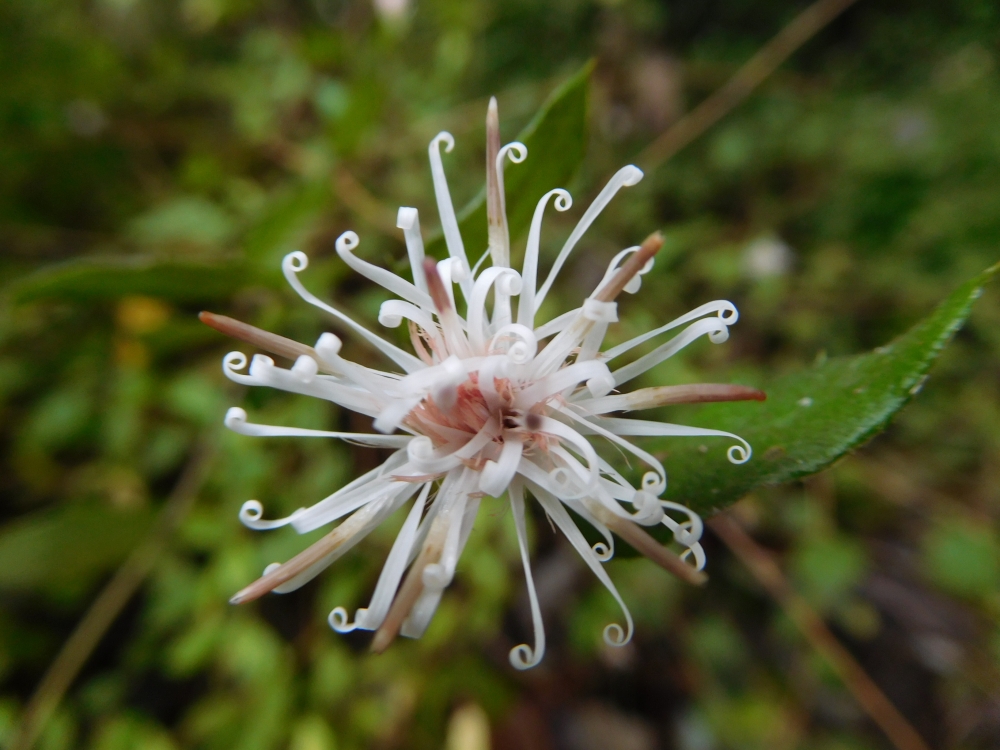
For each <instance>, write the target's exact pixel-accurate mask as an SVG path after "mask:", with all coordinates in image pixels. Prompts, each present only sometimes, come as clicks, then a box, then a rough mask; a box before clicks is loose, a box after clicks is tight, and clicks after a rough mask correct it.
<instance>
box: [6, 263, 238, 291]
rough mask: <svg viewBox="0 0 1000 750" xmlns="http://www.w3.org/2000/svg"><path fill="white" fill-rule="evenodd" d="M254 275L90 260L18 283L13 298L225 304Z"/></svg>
mask: <svg viewBox="0 0 1000 750" xmlns="http://www.w3.org/2000/svg"><path fill="white" fill-rule="evenodd" d="M249 277H250V274H249V272H248V270H247V267H246V264H245V263H243V262H242V261H230V262H225V263H197V262H193V261H182V260H165V259H161V258H155V257H148V256H146V257H138V258H104V259H94V258H87V259H84V260H75V261H70V262H68V263H62V264H59V265H55V266H49V267H47V268H44V269H41V270H40V271H38V272H36V273H33V274H30V275H28V276H25V277H23V278H21V279H18V281H17V282H15V283H14V284H13V285H12V286H11V287H10V288H9V292H10V295H11V297H12V299H13V300H14V301H15V302H32V301H35V300H39V299H53V298H55V299H62V300H67V301H71V302H88V301H93V300H102V299H116V298H118V297H122V296H125V295H130V294H141V295H146V296H150V297H160V298H162V299H166V300H170V301H173V302H203V301H210V300H217V299H220V298H225V297H227V296H229V295H230V294H232V293H233V292H234V291H236V290H237V289H239V288H240V287H242V286H244V285H245V284H246V283H247V282H248V280H249Z"/></svg>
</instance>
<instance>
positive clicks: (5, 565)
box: [0, 504, 152, 595]
mask: <svg viewBox="0 0 1000 750" xmlns="http://www.w3.org/2000/svg"><path fill="white" fill-rule="evenodd" d="M151 522H152V514H151V513H150V512H149V511H147V510H130V511H123V510H115V509H114V508H109V507H106V506H101V505H91V504H69V505H63V506H60V507H57V508H53V509H52V510H46V511H40V512H38V513H33V514H31V515H29V516H26V517H24V518H20V519H18V520H16V521H13V522H12V523H9V524H7V525H6V526H5V527H4V528H3V529H2V530H0V590H3V591H32V592H43V593H49V594H61V595H65V594H67V593H68V594H70V595H72V594H77V593H82V592H83V591H84V590H85V589H86V587H88V586H90V585H91V584H92V583H93V582H94V579H95V578H96V577H97V576H98V575H100V574H102V573H105V572H107V571H109V570H111V569H112V568H114V567H115V566H116V565H118V564H119V563H121V562H122V560H124V559H125V556H126V555H128V553H129V552H131V550H132V549H133V548H134V547H135V545H136V544H137V543H138V542H139V540H140V539H141V538H142V536H143V534H145V533H146V531H147V530H148V529H149V527H150V523H151Z"/></svg>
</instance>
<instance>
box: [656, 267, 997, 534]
mask: <svg viewBox="0 0 1000 750" xmlns="http://www.w3.org/2000/svg"><path fill="white" fill-rule="evenodd" d="M998 269H1000V264H997V265H995V266H993V267H992V268H989V269H987V270H986V271H984V272H983V273H981V274H979V275H978V276H976V277H975V278H973V279H972V280H970V281H968V282H967V283H965V284H963V285H962V286H960V287H959V288H958V289H956V290H955V291H954V292H953V293H952V294H951V295H950V296H949V297H948V298H947V299H945V300H944V302H942V303H941V304H940V305H939V306H938V308H937V309H936V310H935V311H934V312H933V313H932V314H931V315H930V316H929V317H927V318H926V319H925V320H923V321H922V322H920V323H918V324H917V325H916V326H914V327H913V328H911V329H910V330H909V331H907V332H906V333H904V334H903V335H902V336H900V337H899V338H897V339H896V340H894V341H892V342H891V343H889V344H888V345H886V346H882V347H879V348H877V349H875V350H874V351H872V352H869V353H867V354H861V355H858V356H853V357H838V358H835V359H830V360H828V361H826V362H825V363H823V364H821V365H817V366H815V367H813V368H810V369H808V370H803V371H799V372H794V373H791V374H788V375H785V376H782V377H779V378H776V379H775V380H773V381H772V382H770V383H765V384H764V385H763V386H761V387H763V389H764V390H765V391H766V392H767V401H765V402H764V403H761V404H757V403H742V402H740V403H728V404H712V405H710V406H706V407H704V408H703V409H701V410H699V411H698V414H697V418H696V419H695V420H693V421H694V423H696V424H697V425H698V426H704V427H712V428H714V429H721V430H726V431H728V432H733V433H735V434H737V435H740V436H741V437H743V438H745V439H746V440H747V441H748V442H749V443H750V445H751V446H753V450H754V454H753V457H752V458H751V459H750V461H749V462H748V463H746V464H742V465H734V464H731V463H729V462H728V461H727V460H726V455H725V450H724V448H723V446H720V445H718V442H719V441H720V440H721V438H711V439H705V441H704V445H705V446H707V447H708V451H707V452H705V451H704V449H703V448H702V444H703V442H702V441H699V440H697V439H694V438H684V439H683V441H682V440H681V439H676V438H675V439H673V440H672V441H670V442H669V443H668V442H666V441H662V440H661V441H658V445H662V446H663V447H664V448H665V449H666V450H667V452H668V455H667V458H666V460H665V462H664V463H665V465H666V467H667V472H668V485H667V492H666V494H665V495H664V497H665V498H666V499H669V500H673V501H675V502H681V503H684V504H685V505H687V506H688V507H690V508H691V509H692V510H695V511H697V512H699V513H703V514H704V513H711V512H712V511H713V510H714V509H718V508H723V507H725V506H727V505H730V504H731V503H734V502H735V501H737V500H739V499H740V498H741V497H743V496H744V495H745V494H747V493H748V492H750V491H751V490H753V489H755V488H756V487H760V486H764V485H774V484H780V483H782V482H787V481H790V480H793V479H799V478H802V477H806V476H809V475H810V474H815V473H816V472H818V471H821V470H823V469H825V468H826V467H827V466H829V465H830V464H832V463H833V462H834V461H836V460H837V459H838V458H840V457H841V456H843V455H844V454H845V453H847V452H848V451H851V450H853V449H854V448H857V447H858V446H860V445H862V444H863V443H864V442H865V441H867V440H868V439H870V438H871V437H873V436H875V435H876V434H878V433H879V432H881V431H882V430H884V429H885V428H886V426H887V425H888V424H889V422H890V421H891V420H892V418H893V417H894V416H895V415H896V413H897V412H899V410H900V409H902V408H903V406H905V405H906V403H907V402H908V401H909V400H910V399H911V398H913V397H914V396H915V395H916V394H917V393H919V391H920V388H921V387H922V385H923V383H924V379H925V378H926V377H927V372H928V370H929V369H930V367H931V365H932V364H933V363H934V361H935V360H936V359H937V357H938V355H939V354H940V353H941V350H942V349H944V347H945V345H946V344H947V343H948V341H949V340H950V339H951V337H952V335H953V334H954V333H955V332H956V331H957V330H958V329H959V328H960V327H961V326H962V324H963V323H964V322H965V320H966V318H968V316H969V313H970V311H971V310H972V305H973V303H975V301H976V299H978V298H979V296H980V294H981V293H982V289H983V286H984V285H985V284H986V283H987V282H988V281H989V280H990V279H991V278H992V277H993V275H994V274H996V272H997V271H998Z"/></svg>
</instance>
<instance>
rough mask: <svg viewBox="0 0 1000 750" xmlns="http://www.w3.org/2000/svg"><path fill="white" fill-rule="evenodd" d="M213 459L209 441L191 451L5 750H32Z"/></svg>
mask: <svg viewBox="0 0 1000 750" xmlns="http://www.w3.org/2000/svg"><path fill="white" fill-rule="evenodd" d="M214 454H215V442H214V441H212V440H202V441H201V442H200V444H199V445H197V446H195V450H194V451H193V452H192V454H191V457H190V458H189V459H188V462H187V465H186V466H185V467H184V471H183V472H182V473H181V477H180V479H179V480H178V481H177V484H176V485H175V486H174V489H173V492H171V494H170V497H169V498H167V501H166V503H165V505H164V507H163V510H162V511H161V512H160V516H159V518H158V519H157V521H156V524H155V525H154V527H153V529H152V530H151V531H150V532H149V534H148V536H147V537H146V539H145V540H144V541H143V542H142V543H141V544H140V545H139V546H138V547H136V548H135V550H133V552H132V554H131V555H129V557H128V559H127V560H126V561H125V562H124V563H123V564H122V566H121V567H120V568H119V569H118V572H117V573H115V575H114V577H113V578H112V579H111V580H110V581H109V582H108V583H107V585H106V586H105V587H104V588H103V589H102V590H101V593H100V594H98V595H97V598H96V599H95V600H94V602H93V603H92V604H91V605H90V609H88V610H87V613H86V614H85V615H84V616H83V619H82V620H80V622H79V623H78V624H77V626H76V629H75V630H74V631H73V632H72V634H71V635H70V637H69V638H68V639H67V640H66V642H65V643H64V644H63V647H62V649H61V650H60V651H59V654H58V656H56V658H55V661H53V662H52V664H51V665H50V666H49V669H48V671H47V672H46V673H45V676H44V677H43V678H42V681H41V682H40V683H39V685H38V687H37V688H36V689H35V693H34V695H32V696H31V700H30V701H28V705H27V707H26V708H25V710H24V714H23V715H22V718H21V725H20V726H19V727H18V731H17V734H16V735H15V737H14V741H13V743H12V744H11V745H10V750H30V748H31V747H32V746H34V744H35V742H36V741H37V740H38V737H39V735H40V734H41V732H42V729H44V727H45V725H46V723H47V722H48V720H49V718H50V717H51V716H52V713H53V712H54V711H55V710H56V708H58V707H59V703H60V702H61V701H62V698H63V696H64V695H65V694H66V691H67V690H68V689H69V687H70V685H72V684H73V680H75V679H76V676H77V675H78V674H79V672H80V669H81V668H82V667H83V665H84V664H85V663H86V662H87V659H88V658H90V655H91V653H93V651H94V649H95V648H96V647H97V644H98V643H100V641H101V638H103V637H104V634H105V633H106V632H107V630H108V628H109V627H110V626H111V624H112V623H113V622H114V621H115V620H116V619H117V617H118V615H119V614H121V611H122V609H124V607H125V605H126V604H127V603H128V601H129V599H131V598H132V596H133V595H134V594H135V592H136V591H137V590H138V588H139V586H140V585H141V584H142V582H143V581H144V580H145V578H146V576H147V575H149V572H150V571H151V570H152V568H153V565H154V564H155V563H156V561H157V559H159V557H160V555H161V553H162V552H163V550H164V549H165V548H166V546H167V544H168V543H169V541H170V537H171V536H172V535H173V532H174V531H175V530H176V529H177V527H178V526H179V525H180V523H181V521H183V520H184V517H185V516H186V515H187V514H188V511H190V510H191V506H192V505H193V504H194V501H195V499H196V498H197V496H198V492H199V491H200V490H201V487H202V485H203V484H204V481H205V479H206V477H207V476H208V468H209V464H210V463H211V461H212V457H213V456H214Z"/></svg>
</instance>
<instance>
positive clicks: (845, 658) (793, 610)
mask: <svg viewBox="0 0 1000 750" xmlns="http://www.w3.org/2000/svg"><path fill="white" fill-rule="evenodd" d="M708 525H709V526H710V527H711V528H712V531H714V532H715V533H716V534H717V535H718V537H719V538H720V539H722V541H723V542H724V543H725V545H726V546H727V547H729V549H730V550H732V552H733V554H735V555H736V557H738V558H739V559H740V561H741V562H742V563H743V564H744V565H746V566H747V568H748V569H749V570H750V572H751V573H752V574H753V576H754V578H756V579H757V582H758V583H759V584H760V585H761V586H763V587H764V589H765V590H766V591H767V593H768V594H770V596H771V598H773V599H774V600H775V601H776V602H777V603H778V604H779V605H780V606H781V608H782V609H783V610H784V612H785V614H786V615H787V616H788V619H790V620H791V621H792V623H794V625H795V627H796V628H798V630H799V632H800V633H802V635H803V636H804V637H805V639H806V640H807V641H808V642H809V645H811V646H812V647H813V648H814V649H816V651H817V652H818V653H819V654H820V655H821V656H822V657H823V658H824V659H826V661H827V663H828V664H829V665H830V667H832V669H833V670H834V672H836V673H837V676H839V677H840V679H841V681H843V683H844V685H845V686H846V687H847V689H848V690H850V691H851V694H852V695H853V696H854V698H855V700H857V702H858V703H859V704H860V705H861V708H862V709H864V711H865V713H867V714H868V716H869V717H870V718H871V720H872V721H874V722H875V723H876V724H877V725H878V726H879V728H880V729H881V730H882V731H883V732H885V735H886V736H887V737H888V738H889V741H890V742H892V744H893V746H894V747H895V748H896V750H930V749H929V747H928V746H927V743H926V742H924V740H923V738H922V737H921V736H920V735H919V734H918V733H917V730H915V729H914V728H913V725H911V724H910V722H908V721H907V720H906V717H904V716H903V715H902V714H901V713H900V712H899V710H898V709H897V708H896V707H895V706H894V705H893V704H892V701H890V700H889V698H888V697H887V696H886V694H885V693H883V692H882V689H881V688H879V686H878V685H876V684H875V681H874V680H872V678H871V677H869V676H868V673H867V672H865V670H864V668H863V667H862V666H861V665H860V664H858V662H857V660H856V659H855V658H854V657H853V656H852V655H851V652H850V651H848V650H847V649H846V648H844V646H843V644H841V642H840V641H838V640H837V637H836V636H835V635H834V634H833V633H832V632H830V629H829V628H828V627H827V626H826V623H825V622H823V619H822V618H821V617H820V616H819V615H818V614H817V613H816V610H814V609H813V608H812V607H810V606H809V603H808V602H806V600H805V599H804V598H803V597H802V596H801V595H800V594H798V593H797V592H796V591H795V589H794V588H792V586H791V584H790V583H789V582H788V579H787V578H786V577H785V575H784V573H782V572H781V568H780V567H779V566H778V563H777V561H776V560H775V559H774V556H773V555H772V554H771V553H770V552H768V551H767V550H766V549H764V548H763V547H761V546H760V545H759V544H757V542H756V541H754V539H753V538H752V537H751V536H750V535H749V534H747V532H746V531H745V530H744V529H743V527H742V526H740V524H739V523H738V522H737V521H736V520H735V519H734V518H733V517H732V516H731V515H730V514H727V513H719V514H718V515H716V516H715V517H714V518H712V519H711V520H709V522H708Z"/></svg>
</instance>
